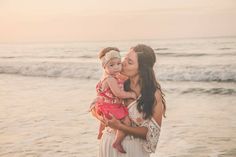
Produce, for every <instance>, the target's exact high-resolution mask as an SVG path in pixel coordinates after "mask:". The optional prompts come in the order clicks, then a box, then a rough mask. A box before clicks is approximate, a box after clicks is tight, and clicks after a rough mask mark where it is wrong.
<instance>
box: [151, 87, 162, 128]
mask: <svg viewBox="0 0 236 157" xmlns="http://www.w3.org/2000/svg"><path fill="white" fill-rule="evenodd" d="M155 98H156V104H155V105H154V108H153V110H154V112H153V118H154V119H155V120H156V122H157V123H158V124H159V126H161V121H162V116H163V112H164V104H163V101H162V95H161V91H160V90H156V92H155Z"/></svg>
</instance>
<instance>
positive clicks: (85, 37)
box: [0, 0, 236, 42]
mask: <svg viewBox="0 0 236 157" xmlns="http://www.w3.org/2000/svg"><path fill="white" fill-rule="evenodd" d="M235 28H236V0H0V42H37V41H43V42H47V41H104V40H105V41H106V40H133V39H163V38H193V37H214V36H236V29H235Z"/></svg>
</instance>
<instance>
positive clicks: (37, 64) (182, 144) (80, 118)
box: [0, 38, 236, 157]
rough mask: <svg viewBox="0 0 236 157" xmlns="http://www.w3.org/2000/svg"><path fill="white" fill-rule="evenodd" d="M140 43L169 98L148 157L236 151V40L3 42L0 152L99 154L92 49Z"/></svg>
mask: <svg viewBox="0 0 236 157" xmlns="http://www.w3.org/2000/svg"><path fill="white" fill-rule="evenodd" d="M140 42H142V43H146V44H148V45H150V46H152V47H153V48H154V49H155V52H156V53H157V64H156V66H155V72H156V75H157V78H158V80H159V82H160V83H161V85H162V88H163V91H164V92H165V95H166V96H165V98H166V102H167V113H166V118H164V119H163V123H162V128H161V136H160V139H159V143H158V147H157V149H156V153H154V154H152V155H151V157H195V156H198V157H234V156H236V148H235V145H236V106H235V104H236V62H235V60H236V38H210V39H184V40H147V41H129V42H115V41H109V42H95V43H94V42H88V43H86V42H85V43H57V44H55V43H53V44H51V43H49V44H45V43H44V44H15V45H10V44H0V103H1V105H0V112H1V114H0V156H1V157H12V156H14V157H18V156H19V157H23V156H24V157H52V156H53V157H60V156H61V157H62V156H63V157H64V156H68V157H80V156H81V157H95V156H97V153H98V145H99V141H98V140H97V139H96V137H97V131H98V126H99V122H98V121H97V120H96V119H95V118H94V117H92V116H91V114H90V113H89V112H88V108H89V105H90V103H91V101H92V100H93V98H94V97H95V95H96V93H95V86H96V83H97V81H98V80H99V78H100V76H101V74H102V70H101V67H100V63H99V60H98V59H97V52H98V51H99V49H101V48H102V47H104V46H111V45H112V46H114V45H115V46H117V47H120V48H121V51H122V52H121V53H122V56H124V55H125V53H126V52H127V50H128V49H129V47H130V46H133V45H135V44H136V43H140Z"/></svg>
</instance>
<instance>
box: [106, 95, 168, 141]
mask: <svg viewBox="0 0 236 157" xmlns="http://www.w3.org/2000/svg"><path fill="white" fill-rule="evenodd" d="M155 97H156V100H157V101H156V102H157V104H156V105H155V107H154V109H153V110H154V113H153V116H152V117H153V119H154V120H155V121H156V122H157V124H158V125H159V126H161V122H162V116H163V109H164V106H163V103H162V97H161V92H160V91H156V93H155ZM111 117H112V118H111V119H110V120H109V119H107V118H104V123H105V124H106V125H108V126H110V127H111V128H114V129H119V130H122V131H124V132H125V133H127V134H130V135H134V136H137V137H140V138H143V139H146V135H147V132H148V128H147V127H132V126H127V125H125V124H123V123H121V122H120V121H119V120H117V119H116V118H115V117H114V116H113V115H111Z"/></svg>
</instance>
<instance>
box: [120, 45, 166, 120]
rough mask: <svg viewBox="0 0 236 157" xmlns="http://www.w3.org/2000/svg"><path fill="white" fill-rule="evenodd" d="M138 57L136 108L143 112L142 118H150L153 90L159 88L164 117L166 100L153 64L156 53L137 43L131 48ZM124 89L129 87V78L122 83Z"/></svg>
mask: <svg viewBox="0 0 236 157" xmlns="http://www.w3.org/2000/svg"><path fill="white" fill-rule="evenodd" d="M132 49H133V50H134V51H135V52H136V54H137V57H138V73H139V85H140V87H141V97H140V98H139V99H138V105H137V109H138V111H139V112H143V115H144V119H147V118H151V116H152V115H153V108H154V106H155V105H156V104H157V101H159V100H156V97H155V92H156V91H157V90H159V91H160V92H161V98H162V99H161V100H160V101H162V103H163V105H164V112H163V116H164V117H165V111H166V102H165V99H164V93H163V92H162V89H161V85H160V84H159V83H158V82H157V80H156V77H155V73H154V70H153V66H154V64H155V62H156V55H155V53H154V50H153V49H152V48H151V47H149V46H147V45H144V44H139V45H137V46H135V47H133V48H132ZM124 87H125V90H131V89H130V80H127V81H126V82H125V84H124Z"/></svg>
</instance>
